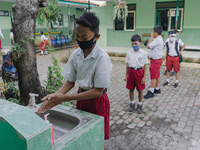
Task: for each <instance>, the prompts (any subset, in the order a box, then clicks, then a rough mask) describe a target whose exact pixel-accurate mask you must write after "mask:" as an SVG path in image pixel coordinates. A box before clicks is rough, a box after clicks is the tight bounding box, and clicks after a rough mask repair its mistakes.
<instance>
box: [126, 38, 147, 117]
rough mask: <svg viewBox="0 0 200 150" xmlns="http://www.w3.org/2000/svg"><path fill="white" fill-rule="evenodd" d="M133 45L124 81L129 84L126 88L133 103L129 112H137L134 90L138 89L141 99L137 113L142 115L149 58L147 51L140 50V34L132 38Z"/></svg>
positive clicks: (127, 59)
mask: <svg viewBox="0 0 200 150" xmlns="http://www.w3.org/2000/svg"><path fill="white" fill-rule="evenodd" d="M131 44H132V48H133V49H132V50H130V51H128V52H127V55H126V60H125V62H126V77H125V79H124V80H125V81H126V82H127V84H126V88H127V89H129V97H130V101H131V103H130V107H129V109H128V110H129V112H133V111H134V110H135V102H134V89H135V88H136V89H137V91H138V99H139V102H138V104H137V108H136V111H137V113H142V111H143V109H142V107H143V106H142V99H143V90H144V89H145V78H146V68H147V64H148V58H147V53H146V51H144V50H143V49H141V48H140V45H141V44H142V43H141V37H140V36H139V35H138V34H135V35H133V36H132V38H131Z"/></svg>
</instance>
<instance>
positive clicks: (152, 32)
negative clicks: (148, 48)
mask: <svg viewBox="0 0 200 150" xmlns="http://www.w3.org/2000/svg"><path fill="white" fill-rule="evenodd" d="M153 33H154V31H153V30H152V32H151V37H152V38H153Z"/></svg>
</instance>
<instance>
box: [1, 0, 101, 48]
mask: <svg viewBox="0 0 200 150" xmlns="http://www.w3.org/2000/svg"><path fill="white" fill-rule="evenodd" d="M15 1H16V0H0V27H1V29H2V33H3V35H4V37H5V40H3V39H2V46H10V45H11V42H10V29H11V28H12V16H13V15H12V14H13V12H12V6H13V4H14V2H15ZM89 7H90V8H95V7H98V5H97V4H95V3H90V5H88V1H87V0H59V12H60V14H59V17H58V20H57V21H56V22H51V23H50V24H49V26H50V30H51V32H52V33H53V34H52V36H56V35H58V33H60V32H61V31H62V32H63V35H69V38H70V36H71V35H72V34H73V32H72V31H73V29H74V28H75V19H76V18H78V17H79V16H81V15H82V14H83V13H84V12H85V11H87V9H89ZM40 31H44V32H47V29H46V23H44V25H39V24H38V23H36V37H37V36H38V37H39V34H38V33H39V32H40Z"/></svg>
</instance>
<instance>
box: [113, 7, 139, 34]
mask: <svg viewBox="0 0 200 150" xmlns="http://www.w3.org/2000/svg"><path fill="white" fill-rule="evenodd" d="M127 6H128V16H127V18H124V19H123V20H118V19H117V18H116V19H115V21H114V25H115V30H117V31H135V10H136V5H135V4H128V5H127Z"/></svg>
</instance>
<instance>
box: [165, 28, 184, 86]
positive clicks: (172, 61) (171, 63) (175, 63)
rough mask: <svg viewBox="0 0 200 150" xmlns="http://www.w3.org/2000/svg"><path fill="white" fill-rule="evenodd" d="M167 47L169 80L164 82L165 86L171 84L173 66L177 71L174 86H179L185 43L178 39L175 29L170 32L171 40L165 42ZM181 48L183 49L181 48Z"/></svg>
mask: <svg viewBox="0 0 200 150" xmlns="http://www.w3.org/2000/svg"><path fill="white" fill-rule="evenodd" d="M165 45H166V46H165V49H166V60H167V62H166V63H167V81H166V82H165V83H164V84H163V86H166V85H169V83H170V81H169V77H170V71H171V70H172V67H173V68H174V71H175V79H176V81H175V84H174V88H177V87H178V78H179V71H180V61H179V60H180V59H179V56H180V55H181V54H182V52H183V50H184V48H185V44H184V43H183V42H182V41H181V40H177V34H176V32H175V31H170V32H169V41H167V42H166V43H165ZM180 48H181V50H180Z"/></svg>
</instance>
